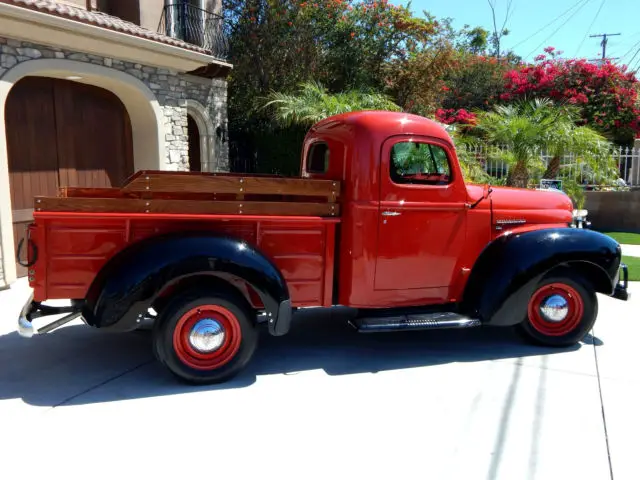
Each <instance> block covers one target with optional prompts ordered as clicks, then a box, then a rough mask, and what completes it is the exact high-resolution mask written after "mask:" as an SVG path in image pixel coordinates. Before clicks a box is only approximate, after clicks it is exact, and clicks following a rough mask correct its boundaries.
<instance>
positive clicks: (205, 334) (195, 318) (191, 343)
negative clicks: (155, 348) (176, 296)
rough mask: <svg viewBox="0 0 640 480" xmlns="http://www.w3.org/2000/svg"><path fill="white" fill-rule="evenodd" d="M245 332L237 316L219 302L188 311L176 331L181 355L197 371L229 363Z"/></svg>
mask: <svg viewBox="0 0 640 480" xmlns="http://www.w3.org/2000/svg"><path fill="white" fill-rule="evenodd" d="M241 340H242V331H241V329H240V323H239V322H238V319H237V318H236V316H235V315H234V314H233V313H232V312H231V311H230V310H228V309H226V308H224V307H221V306H220V305H202V306H200V307H196V308H192V309H191V310H189V311H188V312H187V313H185V314H184V315H183V316H182V317H180V319H179V320H178V323H177V324H176V327H175V330H174V331H173V348H174V350H175V351H176V355H178V358H179V359H180V360H181V361H182V362H183V363H184V364H185V365H188V366H189V367H191V368H195V369H196V370H212V369H214V368H219V367H221V366H223V365H224V364H226V363H227V362H229V360H231V359H232V358H233V357H234V356H235V354H236V353H237V352H238V349H239V348H240V341H241Z"/></svg>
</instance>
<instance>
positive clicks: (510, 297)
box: [463, 228, 621, 325]
mask: <svg viewBox="0 0 640 480" xmlns="http://www.w3.org/2000/svg"><path fill="white" fill-rule="evenodd" d="M620 259H621V248H620V245H619V244H618V243H617V242H616V241H615V240H613V239H612V238H611V237H608V236H607V235H603V234H601V233H598V232H595V231H592V230H584V229H576V228H553V229H542V230H533V231H528V232H522V233H513V234H507V235H503V236H501V237H499V238H497V239H496V240H494V241H493V242H491V243H490V244H489V245H487V247H486V248H485V249H484V250H483V252H482V253H481V254H480V257H479V258H478V260H477V261H476V263H475V265H474V267H473V269H472V271H471V275H470V276H469V280H468V282H467V286H466V288H465V292H464V296H463V309H464V310H465V311H466V312H468V313H469V314H471V315H474V316H476V317H478V318H480V319H481V320H482V321H483V323H485V324H489V325H514V324H516V323H519V322H520V321H522V319H523V318H524V314H525V312H526V306H527V303H528V301H529V298H530V297H531V295H532V294H533V292H534V291H535V288H536V285H537V284H538V282H539V281H540V279H541V278H542V277H544V275H545V274H547V273H548V272H549V271H551V270H553V269H555V268H557V267H562V266H566V267H567V268H573V269H575V270H576V271H577V272H578V273H580V274H581V275H583V276H584V277H586V278H587V280H589V281H590V282H591V284H592V285H593V286H594V289H595V290H596V291H598V292H601V293H605V294H607V295H611V294H612V293H613V291H614V289H615V286H616V282H617V276H618V269H619V266H620Z"/></svg>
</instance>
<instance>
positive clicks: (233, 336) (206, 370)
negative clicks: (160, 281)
mask: <svg viewBox="0 0 640 480" xmlns="http://www.w3.org/2000/svg"><path fill="white" fill-rule="evenodd" d="M257 342H258V331H257V329H256V325H255V313H254V312H253V310H252V309H251V307H250V306H249V305H248V304H247V302H246V300H245V299H244V298H243V297H242V296H241V295H239V294H236V293H235V292H233V291H231V290H229V291H224V292H219V293H215V294H213V295H212V294H211V293H210V292H206V293H205V292H190V293H186V294H185V293H181V294H180V293H177V294H176V295H175V296H174V298H173V299H171V300H170V301H169V303H168V304H167V305H166V307H165V308H164V309H163V311H162V312H161V313H160V315H159V317H158V319H157V320H156V323H155V325H154V329H153V345H154V352H155V354H156V357H157V358H158V360H160V362H162V363H163V364H164V365H165V366H166V367H167V368H168V369H169V370H170V371H171V372H172V373H173V374H174V375H177V376H178V377H179V378H181V379H182V380H186V381H188V382H190V383H199V384H203V383H219V382H222V381H225V380H228V379H229V378H231V377H233V376H235V375H236V374H237V373H238V372H239V371H240V370H242V368H244V366H245V365H246V364H247V363H248V362H249V361H250V360H251V357H252V356H253V353H254V351H255V349H256V345H257Z"/></svg>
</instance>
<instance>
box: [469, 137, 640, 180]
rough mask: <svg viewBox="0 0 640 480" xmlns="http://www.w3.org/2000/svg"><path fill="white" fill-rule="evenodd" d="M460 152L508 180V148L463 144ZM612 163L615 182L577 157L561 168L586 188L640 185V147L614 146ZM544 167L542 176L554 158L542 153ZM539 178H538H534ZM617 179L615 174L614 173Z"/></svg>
mask: <svg viewBox="0 0 640 480" xmlns="http://www.w3.org/2000/svg"><path fill="white" fill-rule="evenodd" d="M457 149H458V150H459V151H460V150H462V151H463V152H464V153H466V154H467V155H469V156H471V157H473V158H475V159H476V160H477V161H478V162H480V164H481V165H482V166H483V168H484V170H485V171H486V172H487V173H488V174H489V175H491V176H493V177H496V178H498V179H501V178H506V177H507V175H508V174H509V162H508V161H507V160H506V159H505V158H504V157H505V155H506V154H508V152H509V149H508V148H507V147H505V146H495V145H486V144H474V145H470V146H468V145H461V146H458V147H457ZM610 155H611V161H612V164H613V165H615V168H616V172H615V173H617V178H616V179H614V180H613V181H611V180H607V181H603V180H602V179H601V178H598V177H599V175H598V173H597V172H594V171H593V170H592V169H591V168H590V167H589V165H588V163H587V162H584V161H583V160H582V159H581V158H578V157H576V156H575V155H574V154H567V155H565V156H564V157H562V158H561V160H560V168H561V171H562V172H563V173H567V174H568V175H570V176H571V177H573V178H575V179H576V180H577V181H578V182H579V183H580V184H582V185H585V186H594V185H599V186H603V185H604V186H616V187H624V186H628V187H630V186H640V148H629V147H617V146H616V147H614V148H612V149H611V151H610ZM539 156H540V160H541V168H540V171H539V172H538V175H537V176H538V177H539V176H541V175H542V174H543V173H544V169H545V168H546V166H547V165H548V163H549V161H550V160H551V155H549V154H548V153H547V152H545V151H540V153H539ZM533 176H534V177H536V175H535V174H534V175H533ZM614 176H615V174H614Z"/></svg>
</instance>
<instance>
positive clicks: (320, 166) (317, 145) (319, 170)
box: [306, 142, 330, 174]
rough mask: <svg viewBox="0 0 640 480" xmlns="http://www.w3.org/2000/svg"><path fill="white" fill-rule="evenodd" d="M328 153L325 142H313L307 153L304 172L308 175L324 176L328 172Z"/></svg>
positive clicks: (327, 146)
mask: <svg viewBox="0 0 640 480" xmlns="http://www.w3.org/2000/svg"><path fill="white" fill-rule="evenodd" d="M329 160H330V151H329V145H327V144H326V143H325V142H314V143H313V144H312V145H311V146H310V147H309V151H308V153H307V161H306V170H307V172H309V173H315V174H324V173H327V172H328V171H329Z"/></svg>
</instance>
